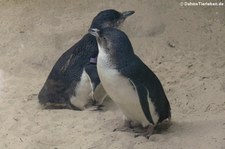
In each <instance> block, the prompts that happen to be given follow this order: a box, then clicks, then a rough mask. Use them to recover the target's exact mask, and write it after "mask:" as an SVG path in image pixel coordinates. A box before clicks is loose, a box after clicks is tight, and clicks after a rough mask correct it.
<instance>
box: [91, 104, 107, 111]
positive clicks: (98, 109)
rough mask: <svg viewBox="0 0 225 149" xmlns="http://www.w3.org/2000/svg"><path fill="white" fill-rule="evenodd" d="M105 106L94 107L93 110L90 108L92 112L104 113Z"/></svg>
mask: <svg viewBox="0 0 225 149" xmlns="http://www.w3.org/2000/svg"><path fill="white" fill-rule="evenodd" d="M103 107H104V105H94V106H93V107H92V108H90V111H103V110H104V109H103Z"/></svg>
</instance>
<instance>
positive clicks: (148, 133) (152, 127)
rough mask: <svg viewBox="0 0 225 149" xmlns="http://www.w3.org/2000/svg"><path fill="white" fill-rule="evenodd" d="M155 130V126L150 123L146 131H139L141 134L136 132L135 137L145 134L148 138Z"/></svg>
mask: <svg viewBox="0 0 225 149" xmlns="http://www.w3.org/2000/svg"><path fill="white" fill-rule="evenodd" d="M153 132H154V126H151V125H150V126H148V128H147V130H146V131H144V132H141V133H139V134H136V135H135V136H134V137H135V138H137V137H139V136H143V137H145V138H146V139H149V138H150V136H151V135H152V134H153Z"/></svg>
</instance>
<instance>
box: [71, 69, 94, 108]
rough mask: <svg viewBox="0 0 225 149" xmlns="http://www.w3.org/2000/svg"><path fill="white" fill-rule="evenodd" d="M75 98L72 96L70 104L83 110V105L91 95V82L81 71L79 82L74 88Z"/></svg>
mask: <svg viewBox="0 0 225 149" xmlns="http://www.w3.org/2000/svg"><path fill="white" fill-rule="evenodd" d="M75 93H76V96H72V97H71V98H70V102H71V104H73V105H74V106H76V107H78V108H79V109H81V110H84V109H85V105H87V104H88V102H89V101H90V99H91V96H90V94H91V93H92V85H91V80H90V78H89V76H88V75H87V73H86V72H85V70H83V72H82V75H81V79H80V82H79V83H78V84H77V86H76V88H75Z"/></svg>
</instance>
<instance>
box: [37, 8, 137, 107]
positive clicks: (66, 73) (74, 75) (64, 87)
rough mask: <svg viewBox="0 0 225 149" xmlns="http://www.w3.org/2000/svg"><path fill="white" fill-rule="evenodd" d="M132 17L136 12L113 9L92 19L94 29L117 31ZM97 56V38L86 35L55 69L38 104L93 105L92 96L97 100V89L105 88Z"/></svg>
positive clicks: (60, 59) (51, 105)
mask: <svg viewBox="0 0 225 149" xmlns="http://www.w3.org/2000/svg"><path fill="white" fill-rule="evenodd" d="M133 13H134V11H125V12H122V13H120V12H118V11H116V10H114V9H108V10H104V11H101V12H100V13H98V14H97V16H95V18H94V19H93V21H92V24H91V28H99V29H102V28H105V27H118V26H119V25H120V24H121V23H122V22H123V21H124V20H125V19H126V18H127V17H128V16H130V15H132V14H133ZM97 55H98V46H97V42H96V39H95V37H94V36H93V35H91V34H86V35H84V36H83V38H82V39H81V40H80V41H78V42H77V43H76V44H75V45H73V46H72V47H71V48H70V49H68V50H67V51H66V52H65V53H64V54H63V55H62V56H61V57H60V58H59V59H58V61H57V62H56V64H55V65H54V67H53V68H52V70H51V72H50V74H49V76H48V78H47V80H46V82H45V84H44V86H43V87H42V89H41V91H40V92H39V95H38V98H39V103H40V104H41V105H43V106H44V107H45V108H71V109H75V110H83V109H85V105H87V104H88V103H89V102H90V93H92V98H94V96H93V94H94V93H93V92H95V89H97V88H102V87H98V86H99V85H100V86H101V83H100V80H99V77H98V73H97V68H96V60H97ZM105 94H106V93H105ZM104 97H105V95H104ZM104 97H103V98H104ZM100 102H103V99H101V101H100ZM100 104H101V103H100Z"/></svg>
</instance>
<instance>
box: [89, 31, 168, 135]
mask: <svg viewBox="0 0 225 149" xmlns="http://www.w3.org/2000/svg"><path fill="white" fill-rule="evenodd" d="M90 33H91V34H93V35H94V36H96V38H97V41H98V44H99V56H98V64H97V68H98V74H99V77H100V80H101V82H102V85H103V87H104V88H105V90H106V92H107V93H108V94H109V96H110V97H111V98H112V100H114V101H115V102H116V103H117V104H118V106H119V107H120V109H121V110H122V111H123V113H124V115H125V116H126V117H127V119H128V120H129V121H134V122H136V123H139V124H141V125H142V126H143V127H146V126H147V125H153V126H156V125H157V124H158V123H160V122H162V121H164V120H166V119H170V117H171V112H170V111H171V110H170V104H169V101H168V99H167V97H166V94H165V92H164V89H163V87H162V85H161V83H160V81H159V79H158V78H157V76H156V75H155V74H154V73H153V72H152V71H151V70H150V69H149V68H148V67H147V66H146V65H145V64H144V63H143V62H142V61H141V59H140V58H139V57H138V56H137V55H135V53H134V51H133V47H132V45H131V42H130V40H129V38H128V37H127V35H126V34H125V33H124V32H122V31H120V30H118V29H115V28H104V29H102V30H98V29H90ZM109 79H110V81H108V80H109ZM115 86H118V87H115ZM126 92H127V93H126ZM138 107H141V110H139V109H138ZM135 110H136V111H135ZM140 111H142V113H141V112H140ZM139 112H140V113H139ZM150 130H151V131H152V130H153V129H150ZM149 133H152V132H149Z"/></svg>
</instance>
